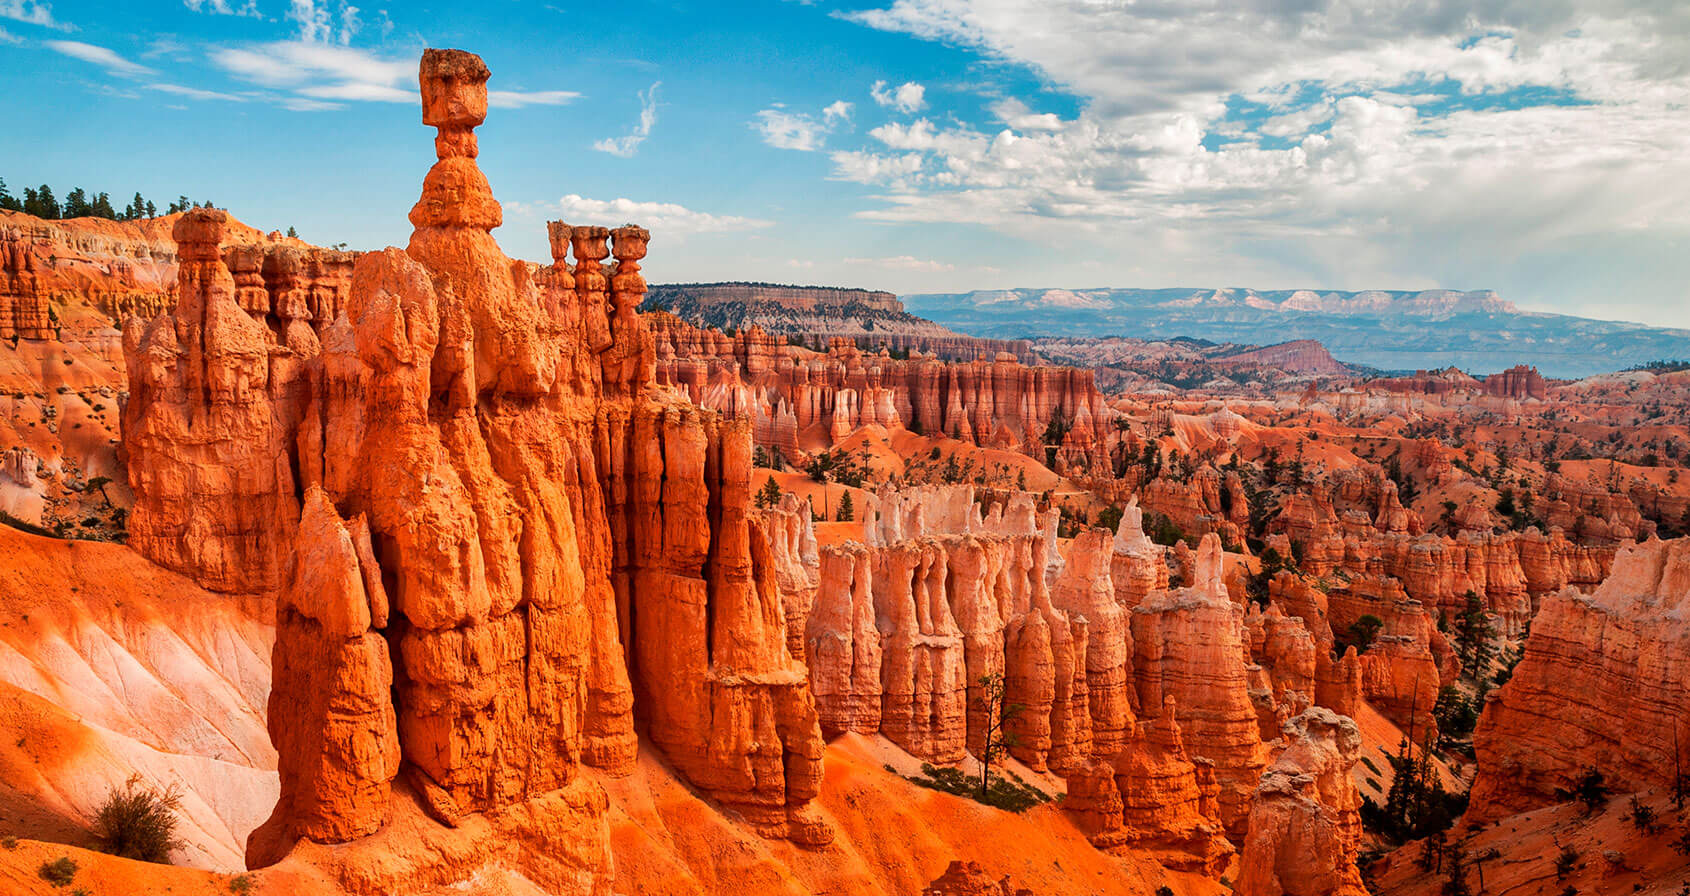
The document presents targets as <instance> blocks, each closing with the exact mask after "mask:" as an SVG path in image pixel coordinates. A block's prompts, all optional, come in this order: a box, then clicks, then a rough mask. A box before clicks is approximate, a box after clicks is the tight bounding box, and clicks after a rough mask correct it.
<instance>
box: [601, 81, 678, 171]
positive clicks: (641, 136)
mask: <svg viewBox="0 0 1690 896" xmlns="http://www.w3.org/2000/svg"><path fill="white" fill-rule="evenodd" d="M662 83H663V82H662V81H655V82H653V83H652V85H651V87H650V89H647V90H642V91H640V121H639V123H638V124H636V125H634V129H633V130H632V131H629V132H628V134H627V135H626V136H622V137H606V138H604V139H603V140H599V141H596V142H594V143H593V148H594V149H596V150H598V151H599V152H608V153H610V154H611V155H613V156H621V157H622V158H624V159H628V158H633V156H634V153H635V152H637V151H638V150H639V148H640V144H641V143H644V142H645V138H646V137H649V136H651V129H652V126H653V125H655V124H657V88H658V87H659V86H660V85H661V84H662Z"/></svg>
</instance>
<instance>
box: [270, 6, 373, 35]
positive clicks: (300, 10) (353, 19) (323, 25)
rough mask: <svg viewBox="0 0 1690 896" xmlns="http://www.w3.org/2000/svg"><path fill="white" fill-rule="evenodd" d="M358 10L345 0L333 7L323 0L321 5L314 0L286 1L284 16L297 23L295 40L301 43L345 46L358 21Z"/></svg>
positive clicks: (356, 28) (354, 33)
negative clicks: (297, 30) (297, 37)
mask: <svg viewBox="0 0 1690 896" xmlns="http://www.w3.org/2000/svg"><path fill="white" fill-rule="evenodd" d="M360 11H361V10H359V9H358V7H356V6H352V5H351V4H349V3H347V2H345V0H341V2H340V4H339V5H338V6H337V7H336V8H334V9H330V8H329V4H328V2H327V0H324V2H323V3H321V4H319V3H317V2H316V0H289V4H288V11H287V15H286V18H287V20H288V21H290V22H293V23H294V24H296V25H298V26H299V39H300V40H301V41H304V42H305V43H312V44H321V43H331V42H332V43H337V44H340V45H341V46H346V45H347V44H349V43H351V42H352V38H353V37H354V36H355V35H356V34H357V33H358V28H359V27H360V26H361V24H362V22H361V21H360V20H359V17H358V14H359V12H360ZM337 13H338V15H337Z"/></svg>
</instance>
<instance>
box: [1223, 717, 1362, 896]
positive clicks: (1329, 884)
mask: <svg viewBox="0 0 1690 896" xmlns="http://www.w3.org/2000/svg"><path fill="white" fill-rule="evenodd" d="M1284 738H1285V744H1284V749H1283V750H1282V751H1281V752H1280V754H1279V757H1278V758H1277V759H1275V760H1274V762H1273V764H1272V765H1270V766H1269V767H1268V768H1267V771H1265V772H1264V773H1263V774H1262V778H1261V784H1260V786H1258V787H1257V788H1256V792H1255V799H1254V800H1253V801H1252V804H1251V807H1250V835H1249V837H1247V838H1246V839H1245V840H1244V848H1243V850H1242V851H1241V852H1240V854H1239V875H1238V884H1237V891H1238V892H1239V893H1240V894H1243V896H1364V894H1366V893H1367V892H1368V890H1367V888H1366V886H1364V885H1363V884H1362V881H1361V872H1360V871H1359V870H1358V869H1357V868H1356V854H1357V853H1358V852H1359V851H1360V848H1361V816H1360V808H1361V795H1360V794H1359V793H1358V792H1357V791H1356V787H1355V782H1354V781H1353V780H1352V779H1351V777H1350V769H1351V768H1352V767H1354V766H1355V764H1356V762H1357V761H1358V760H1359V759H1360V758H1361V733H1360V731H1359V730H1357V728H1356V725H1355V722H1353V721H1351V720H1350V719H1348V718H1345V717H1343V716H1340V715H1337V714H1336V713H1333V712H1331V711H1330V710H1327V709H1324V708H1319V707H1317V708H1315V709H1311V710H1309V711H1308V712H1305V713H1303V714H1302V715H1300V716H1298V717H1297V718H1295V719H1292V720H1291V721H1290V722H1288V723H1287V724H1286V726H1285V729H1284Z"/></svg>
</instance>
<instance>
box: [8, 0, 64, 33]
mask: <svg viewBox="0 0 1690 896" xmlns="http://www.w3.org/2000/svg"><path fill="white" fill-rule="evenodd" d="M0 19H11V20H12V21H14V22H23V23H24V24H26V25H40V26H41V27H43V28H55V29H58V30H59V31H75V30H76V28H75V27H74V26H72V25H69V24H66V23H64V22H60V21H59V20H57V19H55V18H53V7H52V6H51V5H49V4H46V3H42V2H41V0H0Z"/></svg>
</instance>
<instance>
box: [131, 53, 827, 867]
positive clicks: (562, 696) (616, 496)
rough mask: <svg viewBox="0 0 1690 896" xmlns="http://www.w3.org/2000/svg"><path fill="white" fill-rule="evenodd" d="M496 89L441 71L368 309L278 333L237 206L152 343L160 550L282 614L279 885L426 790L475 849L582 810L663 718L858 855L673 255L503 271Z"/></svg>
mask: <svg viewBox="0 0 1690 896" xmlns="http://www.w3.org/2000/svg"><path fill="white" fill-rule="evenodd" d="M487 79H488V72H487V69H486V67H485V66H484V65H483V64H482V62H481V60H480V59H479V58H478V57H476V56H474V55H473V54H469V53H464V52H461V51H451V50H430V51H428V52H426V53H425V54H424V57H423V61H422V65H421V72H420V85H421V88H422V96H423V119H424V122H425V123H426V124H429V125H432V126H434V127H435V128H436V129H437V131H438V136H437V137H436V141H435V148H436V152H437V155H438V157H439V160H438V161H437V162H436V164H435V165H434V167H433V168H432V169H431V170H430V171H429V173H428V176H427V178H426V179H425V181H424V186H423V193H422V197H421V199H420V200H419V201H418V203H417V205H416V207H415V208H413V209H412V212H411V221H412V223H413V224H414V225H415V227H416V230H415V231H414V233H413V235H412V238H411V243H410V246H409V248H408V249H406V250H404V251H401V250H398V249H387V250H384V251H381V252H372V253H367V254H365V255H363V256H361V257H360V258H358V260H357V262H356V265H355V267H354V268H353V270H352V274H351V280H350V287H349V290H348V293H347V295H346V296H345V297H344V301H341V300H340V298H339V297H335V298H333V299H332V300H329V301H328V303H327V304H324V303H323V302H322V301H319V302H318V303H317V304H316V305H315V306H312V305H310V304H309V303H307V304H306V306H305V307H306V311H307V312H309V313H308V314H307V315H306V316H305V317H303V318H300V320H299V321H295V322H291V323H290V322H284V325H283V326H281V327H280V331H279V332H278V330H277V329H274V328H270V327H267V326H266V325H265V323H264V322H263V321H261V320H260V319H259V318H258V317H257V316H256V315H255V314H253V313H251V310H256V309H257V307H258V306H259V304H260V303H258V302H257V301H256V297H255V296H249V298H252V299H253V301H250V302H248V304H251V305H253V306H254V308H253V309H251V310H249V309H247V308H245V307H243V305H242V303H241V301H240V297H241V296H243V295H246V292H243V291H242V288H241V287H240V285H239V283H238V282H237V278H236V276H235V273H239V274H241V275H242V276H243V277H247V279H250V277H249V275H250V273H251V271H250V270H249V269H250V268H251V267H252V265H251V264H250V263H249V261H250V260H247V259H240V260H238V263H237V264H235V265H234V268H235V273H231V269H230V266H229V265H226V264H225V263H224V260H223V258H222V257H221V255H220V251H219V245H220V242H221V240H222V235H223V228H224V226H225V218H224V216H223V214H222V213H221V212H218V211H214V210H209V209H202V210H195V211H193V212H190V213H189V214H187V215H185V216H184V217H183V218H182V219H181V220H180V221H179V222H178V223H177V225H176V241H177V246H178V255H179V258H180V263H179V270H178V295H179V298H178V301H177V303H176V307H175V310H174V311H172V312H169V313H166V314H163V315H160V316H159V317H157V318H155V319H153V320H152V321H150V322H142V321H140V320H133V321H131V323H130V325H129V328H128V331H127V334H126V355H127V359H128V364H129V366H130V370H131V383H132V391H133V397H132V399H131V401H130V403H129V407H128V408H127V409H126V418H125V424H126V425H125V433H126V444H125V447H126V449H127V454H128V457H129V461H130V465H129V469H130V482H131V485H132V487H133V488H134V491H135V494H136V509H135V513H134V516H133V518H132V520H133V522H132V527H133V530H132V531H133V532H134V538H133V544H134V546H135V547H136V548H137V549H138V550H140V551H141V552H142V553H143V554H145V555H147V556H148V557H150V558H152V559H155V560H156V561H158V562H160V563H162V564H164V565H167V566H170V567H171V568H174V569H180V570H182V571H184V572H186V573H188V574H190V575H192V576H194V577H195V578H197V579H199V580H200V581H201V582H203V583H205V584H206V585H207V586H208V587H213V588H216V589H219V590H226V591H274V592H279V593H280V595H281V600H280V601H279V602H278V603H279V616H278V640H277V647H276V658H275V681H274V683H273V689H272V692H273V695H274V696H273V698H272V703H271V723H270V724H271V732H272V737H273V738H274V739H275V741H276V744H277V747H278V750H279V752H280V754H281V756H280V760H279V763H280V768H281V776H282V799H281V801H280V802H279V803H278V805H277V808H276V812H275V813H274V814H273V815H272V817H271V820H270V822H269V823H267V824H266V825H264V826H263V827H261V828H260V830H259V831H258V832H256V833H255V834H254V835H253V838H252V840H251V843H250V852H249V861H251V862H252V863H253V864H266V863H268V862H270V861H274V860H275V859H277V858H279V857H280V856H281V855H282V854H284V853H285V852H286V851H287V850H288V848H289V847H290V846H291V844H292V843H293V842H294V841H296V840H298V839H300V838H306V839H311V840H315V841H318V842H342V841H346V840H350V839H353V838H356V837H360V836H364V835H367V834H369V833H371V832H372V831H374V830H378V829H380V828H381V827H382V825H383V824H384V823H385V820H386V817H387V812H388V808H387V807H388V804H389V800H390V793H391V792H392V788H393V786H394V785H393V782H394V781H395V780H396V778H399V777H403V778H404V780H405V781H406V782H407V784H408V786H409V787H410V788H411V789H412V790H414V791H416V792H417V793H418V794H419V796H420V797H421V799H422V800H423V802H424V804H425V805H426V806H427V808H428V809H429V811H430V812H431V813H432V814H433V815H435V817H436V818H437V819H439V820H441V821H443V822H446V823H448V824H456V823H458V821H459V820H460V819H461V818H462V817H463V816H464V815H466V814H467V813H474V812H488V811H493V810H500V809H504V808H507V807H512V806H515V805H518V804H523V803H525V802H528V801H532V800H534V799H536V798H538V797H539V796H540V795H542V794H546V793H549V792H554V791H557V790H558V789H559V788H566V789H568V790H569V792H570V793H577V791H580V786H578V785H577V783H576V782H578V781H580V780H581V779H580V777H579V769H580V767H581V766H582V765H583V764H585V765H591V766H595V767H598V768H600V769H603V770H604V771H606V772H608V773H610V774H613V775H615V774H624V773H627V772H628V771H630V770H631V769H632V768H633V764H634V757H635V749H636V739H635V734H634V728H635V721H636V718H638V719H640V720H642V721H643V724H645V725H646V727H647V730H648V731H649V733H650V737H651V740H652V742H653V743H654V744H655V745H656V746H657V747H659V748H660V749H661V750H663V751H664V753H665V754H666V755H667V756H668V758H669V760H670V761H671V762H672V763H673V764H674V766H675V767H676V768H677V769H678V770H679V771H680V772H681V774H682V775H684V776H685V777H686V778H688V779H689V780H690V781H692V782H693V783H694V784H695V785H696V786H697V787H699V788H700V790H702V791H704V792H705V793H708V794H710V795H711V796H713V797H714V798H716V799H717V800H718V801H719V802H721V803H722V804H724V805H726V806H730V807H732V808H733V809H735V810H736V811H737V812H739V813H740V814H741V815H742V816H743V817H744V818H745V819H746V820H747V822H748V823H750V824H751V825H752V826H753V827H754V828H755V829H757V830H759V831H761V832H763V833H765V834H768V835H771V836H782V837H784V836H791V837H793V838H794V839H798V840H801V841H804V842H806V843H821V842H825V841H826V840H827V839H828V838H829V836H830V831H829V830H828V828H827V827H826V826H825V825H823V824H821V823H820V822H819V821H818V820H817V819H816V818H815V817H814V816H812V815H811V814H810V812H809V810H808V808H807V807H808V804H809V802H810V800H811V799H812V798H813V797H814V796H815V794H816V791H817V788H818V786H819V783H820V779H821V767H820V758H821V739H820V729H819V727H818V725H817V720H816V714H815V710H814V704H813V701H812V700H811V697H810V692H809V688H808V676H807V674H806V671H805V667H804V665H803V663H802V661H801V660H799V659H797V658H795V657H794V656H793V654H792V653H791V652H790V651H789V649H788V636H787V630H786V616H785V613H784V612H783V607H782V586H781V581H780V580H781V578H782V575H783V573H785V574H787V575H788V576H789V575H790V570H783V569H782V568H781V567H780V566H779V565H778V563H777V558H779V557H780V556H781V555H780V553H779V552H777V551H772V550H771V546H770V538H769V535H770V533H769V531H768V530H767V527H766V526H765V524H764V523H763V522H762V521H760V520H756V519H753V518H752V517H751V515H750V514H749V513H748V508H749V505H750V489H749V487H748V483H749V478H750V455H751V438H750V430H749V426H748V425H746V424H743V423H723V422H721V421H720V420H719V419H718V418H717V417H716V416H715V415H714V414H712V413H710V412H708V411H702V410H700V409H698V408H697V407H695V406H694V405H692V404H691V403H689V402H686V401H685V400H683V399H681V398H680V397H678V396H676V395H674V394H673V393H672V392H670V391H668V390H665V389H660V388H658V387H657V386H656V385H655V383H654V378H655V368H654V353H653V343H652V339H651V336H650V333H649V331H648V330H647V329H646V327H645V324H644V321H643V320H642V318H641V317H640V316H639V315H638V314H636V313H635V311H634V308H635V307H636V306H637V305H638V304H639V301H640V298H641V296H642V295H643V293H644V291H645V282H644V280H643V278H642V277H641V274H640V265H639V262H640V259H642V258H643V257H644V255H645V253H646V246H647V243H648V241H649V240H650V234H649V233H647V232H646V231H645V230H643V229H641V228H638V227H633V226H627V227H621V228H617V229H616V230H614V231H607V230H605V229H604V228H590V227H584V228H570V227H568V226H567V225H562V224H554V225H553V227H552V228H551V236H552V243H553V247H554V253H555V256H554V262H553V264H552V265H551V266H550V267H536V266H533V265H530V264H527V263H524V262H519V261H514V260H512V259H509V258H507V257H506V256H505V255H504V254H503V253H502V252H501V251H500V249H499V247H498V245H497V243H496V242H494V240H493V238H492V236H491V235H490V233H489V230H490V229H491V228H493V227H495V226H497V225H498V224H499V223H500V220H501V211H500V207H499V204H498V202H497V201H495V200H494V198H493V196H492V193H491V191H490V190H489V189H488V186H487V182H486V179H485V178H484V177H483V176H482V174H481V172H480V170H479V168H478V167H477V165H476V163H475V158H476V154H477V143H476V137H475V132H474V128H475V127H476V126H477V125H479V124H480V123H481V122H482V121H483V120H484V118H485V116H486V108H487V92H486V82H487ZM570 249H573V250H574V252H575V256H576V259H577V264H576V265H575V266H573V267H572V266H571V265H570V264H569V263H568V261H567V253H568V251H569V250H570ZM611 256H613V257H614V259H615V261H614V264H613V265H611V266H609V269H608V270H606V269H605V268H604V266H603V265H602V264H601V262H602V261H603V260H604V259H605V258H607V257H611ZM260 268H261V269H262V264H261V265H260ZM284 305H286V303H284ZM313 307H314V308H315V309H316V310H315V311H313V310H312V309H313ZM319 312H321V316H324V317H327V318H328V319H327V320H322V321H319V320H317V318H318V317H319ZM266 313H267V314H272V315H273V314H275V313H276V311H275V303H274V302H272V303H271V304H270V310H269V311H268V312H266ZM290 320H291V318H290ZM306 321H309V323H308V324H307V323H306ZM294 323H299V324H301V325H302V326H304V329H300V327H299V326H294ZM788 584H790V582H789V583H788ZM304 656H312V657H315V658H317V659H316V660H314V661H312V662H302V661H301V658H302V657H304ZM306 730H309V731H318V732H320V734H321V736H320V737H319V738H315V739H313V738H306V737H304V736H303V735H302V733H301V732H302V731H306ZM581 786H587V787H589V789H590V788H591V787H592V786H596V785H590V784H589V785H581ZM563 802H564V803H566V804H567V805H568V806H569V807H572V808H570V810H569V811H580V812H588V813H592V812H601V813H602V811H603V809H604V803H603V800H602V797H601V798H599V799H596V800H595V799H591V798H585V797H583V798H581V799H570V800H565V801H563ZM595 807H596V808H595ZM601 821H602V816H601ZM571 824H573V822H571ZM581 827H582V828H583V829H584V830H589V831H590V830H597V829H601V828H602V824H600V825H597V826H595V824H594V823H591V822H586V823H583V824H582V825H581ZM586 852H588V853H593V852H594V851H593V850H590V849H589V850H586ZM598 852H600V853H602V852H603V850H602V849H601V850H598Z"/></svg>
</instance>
